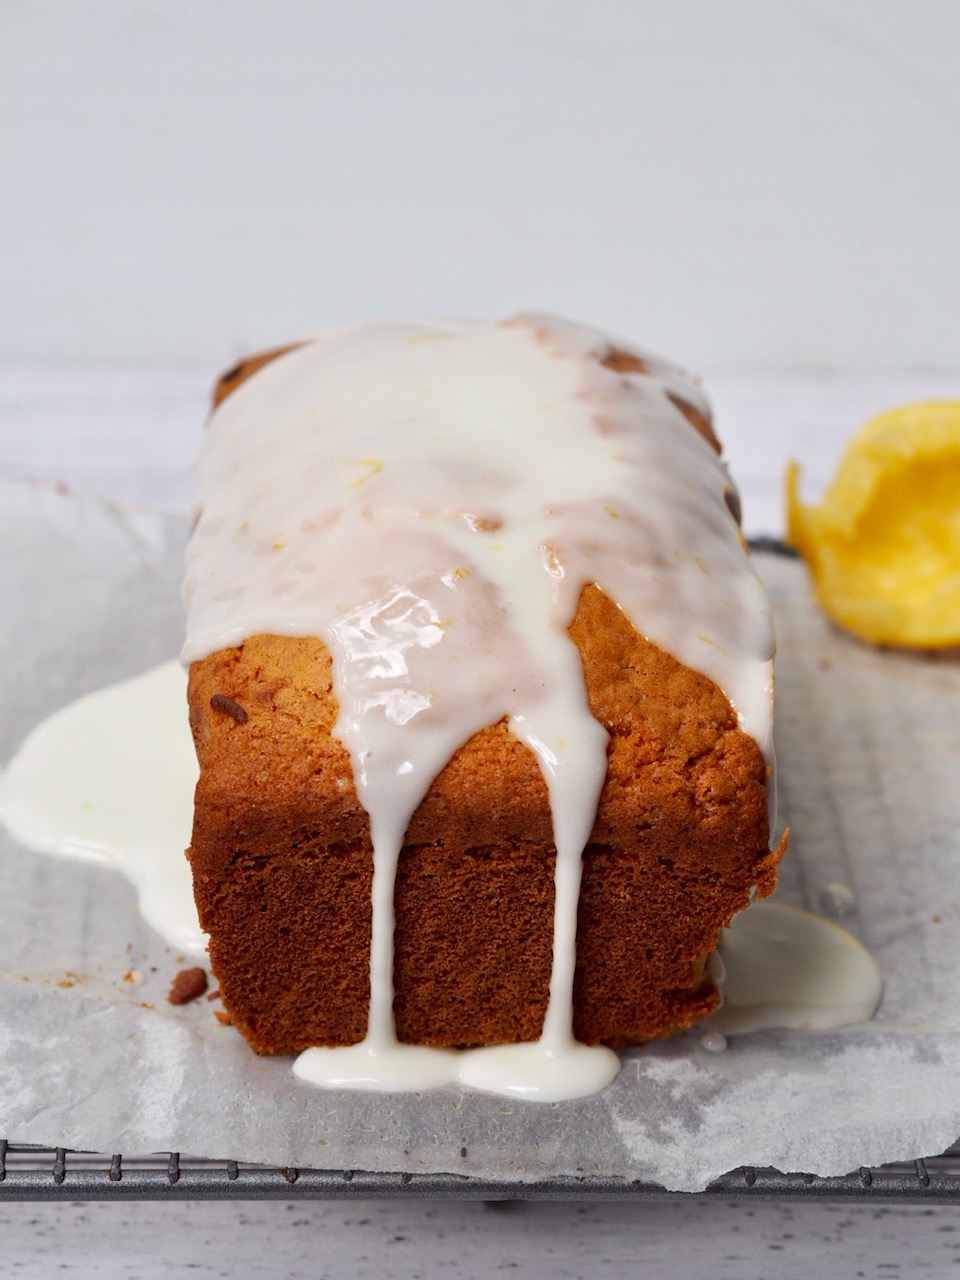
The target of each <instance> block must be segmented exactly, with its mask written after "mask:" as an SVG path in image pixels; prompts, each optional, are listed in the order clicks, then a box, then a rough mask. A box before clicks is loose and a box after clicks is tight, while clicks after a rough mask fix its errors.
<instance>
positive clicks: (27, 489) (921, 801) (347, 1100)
mask: <svg viewBox="0 0 960 1280" xmlns="http://www.w3.org/2000/svg"><path fill="white" fill-rule="evenodd" d="M185 537H186V529H185V527H184V525H183V524H182V523H181V522H179V521H177V520H174V519H171V518H166V517H160V516H157V515H154V514H149V513H148V514H144V513H142V512H136V511H131V510H125V509H122V508H120V507H117V506H113V505H109V504H106V503H103V502H100V501H99V500H96V499H92V498H87V497H82V496H79V495H72V496H71V495H65V494H62V493H59V492H56V491H54V490H50V489H46V488H43V487H41V486H36V485H28V484H20V483H17V482H10V481H7V482H0V538H2V541H0V545H2V547H3V554H2V557H0V628H2V630H0V759H4V760H5V759H6V758H7V757H9V755H10V754H11V752H12V751H13V749H14V748H15V746H16V745H17V743H18V742H19V741H20V740H21V738H22V737H23V736H24V735H25V734H26V732H27V731H28V730H29V729H30V728H31V727H32V726H33V725H34V724H35V723H36V722H37V721H39V720H40V719H41V718H42V717H43V716H45V715H47V714H48V713H49V712H51V711H53V710H54V709H55V708H57V707H59V706H61V705H63V704H64V703H66V702H67V701H69V700H71V699H73V698H75V697H77V696H78V695H80V694H82V693H85V692H87V691H89V690H92V689H95V688H97V687H99V686H101V685H103V684H106V683H110V682H112V681H114V680H116V679H118V678H120V677H122V676H127V675H131V674H133V673H135V672H137V671H140V670H143V669H145V668H146V667H148V666H150V665H152V664H154V663H156V662H158V661H161V660H163V659H165V658H169V657H170V656H172V655H174V654H175V653H176V652H177V650H178V648H179V643H180V634H181V628H182V614H181V608H180V602H179V580H180V571H181V557H182V553H183V546H184V542H185ZM757 564H758V567H759V569H760V571H761V573H762V575H763V577H764V580H765V581H766V583H767V585H768V587H769V589H770V592H771V595H772V597H773V601H774V605H775V609H776V615H777V630H778V634H779V642H780V656H779V666H778V672H777V694H778V704H777V745H778V753H779V761H780V821H781V823H786V824H789V826H790V827H791V828H792V830H793V841H792V844H791V848H790V852H789V854H788V856H787V859H786V861H785V863H784V866H783V872H782V878H781V888H780V890H779V899H780V900H781V901H784V902H788V903H794V904H797V905H802V906H806V907H809V908H811V909H812V910H814V911H817V910H819V909H820V901H819V898H820V894H821V893H822V892H823V890H824V888H825V887H826V886H828V885H830V884H831V883H833V882H842V883H845V884H848V885H850V886H851V887H852V889H853V890H854V893H855V894H856V898H857V902H858V904H859V909H858V911H857V912H856V913H855V914H854V915H852V916H850V917H849V918H847V919H845V920H844V921H843V922H842V923H843V924H844V925H845V926H846V927H847V928H849V929H851V931H852V932H853V933H855V934H856V935H857V936H858V937H859V938H860V939H861V940H862V941H863V942H864V943H865V944H866V946H867V947H868V948H869V949H870V951H872V953H873V954H874V955H875V956H876V958H877V959H878V960H879V962H880V965H881V968H882V970H883V973H884V977H885V980H886V991H885V995H884V999H883V1004H882V1006H881V1009H880V1012H879V1014H878V1015H877V1017H876V1019H875V1020H874V1021H873V1022H872V1023H870V1024H869V1025H867V1026H861V1027H854V1028H851V1029H849V1030H846V1031H835V1032H828V1033H809V1032H765V1033H760V1034H756V1035H752V1036H744V1037H741V1038H738V1039H733V1040H732V1041H731V1043H730V1047H729V1049H728V1050H727V1051H726V1052H724V1053H709V1052H707V1051H706V1050H705V1049H704V1048H703V1047H702V1046H701V1044H700V1035H699V1034H698V1033H697V1032H696V1031H694V1032H692V1033H690V1034H687V1035H682V1036H678V1037H676V1038H674V1039H673V1040H671V1041H669V1042H667V1043H664V1044H658V1045H654V1046H651V1047H647V1048H643V1049H637V1050H631V1051H630V1052H628V1053H627V1054H626V1060H625V1063H624V1067H623V1070H622V1071H621V1073H620V1075H619V1077H618V1078H617V1080H616V1081H615V1082H614V1084H612V1085H611V1086H610V1087H609V1088H608V1089H607V1090H606V1091H605V1092H604V1093H603V1094H601V1095H599V1096H597V1097H593V1098H588V1099H586V1100H584V1101H580V1102H567V1103H559V1104H556V1105H542V1104H533V1103H523V1102H509V1101H505V1100H504V1099H502V1098H496V1097H490V1096H485V1095H482V1094H477V1093H470V1092H460V1091H458V1090H453V1089H450V1090H444V1091H440V1092H435V1093H428V1094H423V1095H419V1096H417V1095H412V1096H391V1095H377V1094H370V1095H364V1094H354V1093H331V1092H325V1091H322V1090H314V1089H312V1088H310V1087H308V1086H306V1085H303V1084H301V1083H299V1082H298V1081H297V1080H295V1079H294V1077H293V1075H292V1073H291V1070H290V1065H291V1059H289V1058H280V1059H264V1058H257V1057H256V1056H255V1055H254V1054H252V1053H251V1052H250V1051H249V1050H248V1049H247V1047H246V1045H245V1044H244V1042H243V1041H242V1040H241V1038H240V1036H239V1035H238V1034H237V1033H236V1032H235V1031H233V1030H232V1029H231V1028H229V1027H224V1026H221V1025H220V1023H219V1022H218V1021H217V1020H216V1018H215V1017H214V1010H215V1009H216V1008H218V1007H219V1006H218V1005H217V1004H216V1003H210V1002H208V1001H206V1000H204V999H201V1000H199V1001H196V1002H195V1003H193V1004H191V1005H188V1006H183V1007H180V1008H174V1007H173V1006H171V1005H170V1004H168V1003H167V1001H166V992H167V990H168V989H169V986H170V983H171V981H172V979H173V977H174V975H175V973H176V971H177V970H178V968H180V967H182V965H183V963H184V958H183V957H179V956H178V955H177V954H176V953H175V952H174V951H172V950H171V948H169V947H168V946H166V945H165V944H164V942H163V941H162V940H161V939H160V938H159V937H158V936H157V935H155V934H154V933H153V932H152V931H151V930H150V929H149V927H147V926H146V925H144V924H143V923H142V922H141V920H140V919H139V917H138V915H137V912H136V909H135V904H134V903H135V900H134V894H133V891H132V890H131V889H130V887H129V886H128V885H127V883H126V882H125V881H124V880H123V879H121V877H120V876H119V875H117V874H115V873H112V872H109V871H103V870H99V869H97V868H93V867H89V866H83V865H80V864H75V863H66V862H60V861H58V860H56V859H52V858H48V857H43V856H39V855H34V854H30V853H27V852H26V851H24V850H23V849H21V848H19V847H17V846H16V845H14V844H13V842H12V841H10V840H9V838H7V837H5V836H4V837H0V891H2V895H3V896H2V901H3V927H2V931H0V1099H2V1101H0V1134H2V1135H3V1136H5V1137H7V1138H8V1139H10V1140H15V1141H18V1142H32V1143H40V1144H43V1145H45V1146H63V1147H70V1148H75V1149H80V1150H92V1151H102V1152H113V1151H126V1152H131V1151H139V1152H146V1151H181V1152H189V1153H191V1154H192V1155H195V1156H206V1157H210V1158H215V1159H234V1160H241V1161H253V1162H261V1163H268V1164H276V1165H284V1166H300V1167H308V1168H309V1167H312V1168H324V1169H365V1170H371V1171H383V1170H390V1171H402V1172H407V1171H409V1172H454V1173H458V1174H473V1175H477V1176H481V1177H487V1178H504V1179H511V1180H517V1181H523V1180H531V1179H537V1178H541V1177H544V1176H553V1175H583V1174H588V1175H605V1176H613V1177H622V1178H626V1179H642V1180H649V1181H653V1182H657V1183H661V1184H662V1185H663V1186H665V1187H668V1188H670V1189H675V1190H686V1191H697V1190H700V1189H702V1188H704V1187H705V1186H706V1185H707V1184H708V1183H709V1182H710V1181H711V1179H713V1178H714V1177H716V1176H717V1175H719V1174H720V1173H723V1172H725V1171H726V1170H729V1169H732V1168H735V1167H737V1166H739V1165H743V1164H748V1165H755V1166H768V1165H769V1166H774V1167H775V1168H778V1169H780V1170H783V1171H797V1170H803V1171H806V1172H810V1173H814V1174H820V1175H837V1174H842V1173H846V1172H848V1171H850V1170H851V1169H854V1168H856V1167H857V1166H860V1165H873V1164H878V1163H882V1162H887V1161H898V1160H905V1159H911V1158H914V1157H919V1156H927V1155H931V1154H935V1153H937V1152H939V1151H941V1150H942V1149H943V1148H945V1147H946V1146H947V1145H948V1144H949V1143H950V1142H952V1141H953V1140H954V1139H955V1138H956V1137H957V1135H958V1134H960V1090H958V1089H957V1081H958V1079H960V1002H958V1001H957V999H956V976H955V971H954V965H955V964H956V963H957V960H958V957H960V874H958V869H960V834H958V828H960V824H958V816H960V801H958V799H957V786H956V782H957V777H958V775H960V658H958V655H957V654H948V655H939V656H929V657H923V656H917V655H914V654H907V653H899V652H881V651H876V650H871V649H868V648H865V647H863V646H861V645H860V644H859V643H858V642H856V641H855V640H853V639H850V638H848V637H847V636H845V635H842V634H840V633H839V632H838V631H836V630H834V629H833V628H832V627H831V626H829V625H828V624H827V623H826V622H825V620H824V618H823V617H822V615H821V614H820V612H819V611H818V610H817V609H816V607H815V606H814V605H813V604H812V603H811V601H810V596H809V592H808V587H807V582H806V578H805V573H804V570H803V567H802V566H801V565H800V564H799V563H797V562H795V561H790V560H787V559H783V558H780V557H774V556H770V555H760V556H758V557H757ZM130 731H131V733H139V732H143V733H149V732H150V726H149V725H148V724H141V725H133V724H132V725H131V726H130ZM186 963H188V964H189V963H194V962H193V961H190V960H189V958H186ZM131 974H133V975H134V976H136V975H142V976H143V981H142V983H140V984H139V985H135V984H134V982H131V981H130V980H129V977H130V975H131ZM125 975H126V976H127V980H125Z"/></svg>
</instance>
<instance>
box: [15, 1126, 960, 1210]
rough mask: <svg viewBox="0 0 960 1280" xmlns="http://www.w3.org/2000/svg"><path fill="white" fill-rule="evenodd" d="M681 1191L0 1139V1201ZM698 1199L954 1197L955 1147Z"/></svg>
mask: <svg viewBox="0 0 960 1280" xmlns="http://www.w3.org/2000/svg"><path fill="white" fill-rule="evenodd" d="M681 1196H684V1197H686V1193H684V1192H676V1191H667V1190H665V1189H664V1188H663V1187H659V1186H657V1185H656V1184H654V1183H649V1182H630V1181H627V1180H626V1179H622V1178H602V1177H589V1178H587V1177H585V1178H544V1179H542V1180H541V1181H539V1182H523V1183H518V1182H512V1181H491V1180H489V1179H484V1178H470V1177H463V1176H461V1175H458V1174H452V1173H364V1172H362V1171H361V1170H348V1171H344V1170H331V1169H282V1168H279V1167H277V1166H274V1165H262V1164H241V1163H238V1162H236V1161H232V1160H199V1159H193V1158H190V1157H188V1156H181V1155H178V1154H176V1153H175V1152H174V1153H169V1152H163V1153H160V1154H155V1155H109V1156H104V1155H93V1154H89V1153H85V1152H76V1151H67V1150H64V1149H63V1148H61V1147H58V1148H56V1149H54V1148H50V1147H34V1146H23V1145H17V1144H14V1143H8V1142H5V1141H2V1140H0V1200H2V1199H4V1198H6V1199H7V1200H116V1199H121V1200H171V1199H172V1200H294V1199H308V1200H309V1199H317V1200H320V1199H329V1200H338V1199H339V1200H343V1199H349V1198H356V1199H361V1200H362V1199H367V1200H378V1199H379V1200H403V1199H433V1200H486V1201H504V1200H619V1201H628V1200H666V1199H676V1198H679V1197H681ZM700 1196H701V1198H708V1199H711V1200H715V1199H717V1198H720V1199H754V1200H756V1199H760V1200H808V1199H811V1198H813V1199H820V1200H845V1201H861V1202H863V1201H873V1202H886V1201H896V1202H897V1203H900V1204H921V1203H922V1204H926V1203H933V1202H940V1203H943V1202H952V1203H958V1202H960V1143H958V1144H956V1145H955V1146H953V1147H951V1148H950V1149H949V1151H947V1152H945V1153H944V1154H943V1155H942V1156H937V1157H935V1158H934V1159H929V1160H914V1161H912V1162H910V1163H909V1164H890V1165H883V1166H881V1167H879V1168H875V1169H867V1168H862V1169H858V1170H857V1171H856V1173H850V1174H846V1175H844V1176H843V1177H838V1178H818V1177H814V1175H813V1174H809V1173H779V1172H778V1171H777V1170H776V1169H751V1168H743V1169H735V1170H734V1171H733V1172H731V1173H726V1174H724V1175H723V1176H722V1177H720V1178H717V1180H716V1181H715V1182H712V1183H711V1184H710V1186H709V1187H708V1188H707V1189H706V1191H704V1192H701V1193H700Z"/></svg>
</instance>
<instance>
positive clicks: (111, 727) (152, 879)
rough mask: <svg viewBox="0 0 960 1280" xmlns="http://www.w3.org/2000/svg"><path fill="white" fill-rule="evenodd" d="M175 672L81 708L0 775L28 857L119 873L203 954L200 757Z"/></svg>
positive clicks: (39, 732) (112, 691)
mask: <svg viewBox="0 0 960 1280" xmlns="http://www.w3.org/2000/svg"><path fill="white" fill-rule="evenodd" d="M186 705H187V689H186V677H185V675H184V672H183V670H182V668H181V666H180V664H179V663H177V662H168V663H165V664H164V665H163V666H160V667H154V668H153V669H152V670H150V671H148V672H146V673H145V674H144V675H141V676H136V677H134V678H133V679H131V680H124V681H123V682H122V683H120V684H116V685H111V686H110V687H109V688H107V689H102V690H100V691H99V692H97V693H92V694H88V695H87V696H86V697H84V698H80V699H78V700H77V701H76V702H72V703H71V704H70V705H69V706H67V707H64V708H62V710H60V711H57V712H56V713H55V714H54V715H52V716H50V717H49V719H47V720H44V721H43V723H42V724H39V725H38V726H37V727H36V728H35V729H34V730H33V732H32V733H31V734H30V735H29V737H28V738H27V739H26V741H25V742H24V743H23V745H22V746H21V747H20V749H19V751H18V752H17V754H16V755H15V756H14V757H13V759H12V760H11V761H10V763H9V764H8V766H7V768H6V769H5V770H4V772H3V773H0V822H2V823H3V825H4V826H5V827H6V828H7V829H8V831H9V832H10V834H11V835H12V836H13V837H14V838H15V839H17V840H19V841H20V842H21V843H22V844H25V845H26V846H27V847H28V848H30V849H35V850H36V851H38V852H40V853H54V854H61V855H63V856H67V857H72V858H79V859H81V860H82V861H84V862H96V863H100V864H101V865H102V866H108V867H114V868H116V870H118V871H121V872H122V873H123V874H124V875H125V876H126V877H127V879H128V880H130V881H131V882H132V884H133V885H134V887H135V888H136V890H137V896H138V899H139V904H140V911H141V913H142V914H143V916H144V917H145V918H146V919H147V920H148V921H149V922H150V924H151V925H153V927H154V928H155V929H156V930H157V932H158V933H160V934H161V935H162V936H163V937H165V938H167V939H168V940H169V941H170V942H171V943H172V945H173V946H174V947H176V949H177V950H178V951H190V952H196V953H198V954H202V953H203V952H204V951H206V946H207V938H206V934H204V933H203V932H202V930H201V928H200V925H199V923H198V921H197V910H196V907H195V906H194V902H193V885H192V883H191V879H190V867H189V865H188V863H187V859H186V855H185V850H186V848H187V846H188V845H189V843H190V829H191V826H192V825H193V790H194V787H195V786H196V784H197V774H198V769H197V757H196V754H195V752H194V750H193V742H192V741H191V739H190V733H189V730H188V729H187V723H186Z"/></svg>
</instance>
